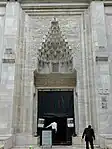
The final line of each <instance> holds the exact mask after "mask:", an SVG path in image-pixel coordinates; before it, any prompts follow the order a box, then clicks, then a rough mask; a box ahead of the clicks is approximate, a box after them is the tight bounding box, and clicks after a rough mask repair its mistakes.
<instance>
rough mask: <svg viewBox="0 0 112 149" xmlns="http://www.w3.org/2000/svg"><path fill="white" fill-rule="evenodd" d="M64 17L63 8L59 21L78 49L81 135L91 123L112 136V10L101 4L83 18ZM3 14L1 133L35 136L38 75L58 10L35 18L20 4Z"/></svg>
mask: <svg viewBox="0 0 112 149" xmlns="http://www.w3.org/2000/svg"><path fill="white" fill-rule="evenodd" d="M32 11H33V10H32ZM41 13H42V11H41ZM64 13H65V14H64V16H62V14H63V13H62V9H60V12H58V15H56V16H55V17H56V18H57V20H58V21H59V25H60V29H61V31H62V34H63V35H64V36H65V38H66V39H67V41H68V43H69V45H70V46H71V48H72V49H73V68H74V69H75V70H76V71H77V95H78V96H77V97H76V96H75V97H74V99H75V100H76V101H75V102H76V104H77V105H78V106H77V107H78V108H77V112H76V113H77V115H78V116H77V120H78V122H77V126H78V127H77V132H78V133H79V134H80V133H82V131H83V128H84V127H85V126H86V125H88V124H90V123H91V124H92V125H93V127H94V128H95V130H96V132H97V133H99V134H109V133H112V132H111V131H110V130H111V124H112V122H111V113H112V111H111V104H112V102H111V97H112V93H111V88H112V87H111V81H112V77H111V71H112V68H111V64H112V56H111V55H112V54H111V44H112V43H111V40H112V39H111V38H112V34H111V33H112V29H111V28H112V27H111V26H112V21H111V20H112V15H111V14H112V12H111V8H110V7H108V8H107V7H105V8H104V4H103V2H99V1H97V2H91V4H90V6H89V7H88V8H86V10H83V11H82V10H81V11H80V14H72V13H71V12H70V14H68V13H66V12H64ZM0 14H1V15H0V36H1V39H2V40H0V81H1V82H0V133H11V132H15V133H22V132H24V133H30V134H32V131H33V132H35V131H36V121H34V118H35V116H36V113H35V111H36V109H35V108H36V107H34V102H35V103H36V102H37V101H36V100H35V98H33V93H36V91H35V89H34V85H33V81H34V80H33V72H34V70H35V69H38V63H37V59H38V49H39V48H40V46H41V43H42V42H43V40H44V36H45V35H46V34H47V32H48V31H49V27H50V25H51V21H52V19H53V17H54V16H53V15H52V12H51V14H50V12H49V15H45V14H44V15H36V16H35V15H32V16H31V15H30V16H29V15H28V13H26V12H24V10H23V9H22V8H21V4H20V3H18V2H8V3H7V4H6V8H5V7H0ZM4 14H5V16H4ZM34 14H35V11H34ZM2 111H3V112H4V115H5V116H3V114H2ZM33 111H34V113H35V115H33V114H34V113H33ZM12 119H13V120H12ZM32 126H34V127H32ZM12 128H13V129H12Z"/></svg>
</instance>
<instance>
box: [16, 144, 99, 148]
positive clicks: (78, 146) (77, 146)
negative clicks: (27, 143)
mask: <svg viewBox="0 0 112 149" xmlns="http://www.w3.org/2000/svg"><path fill="white" fill-rule="evenodd" d="M52 148H53V149H85V146H81V145H76V146H53V147H52ZM13 149H29V148H28V147H15V148H13ZM34 149H41V147H35V148H34ZM43 149H50V148H43ZM94 149H100V148H99V147H98V146H95V148H94Z"/></svg>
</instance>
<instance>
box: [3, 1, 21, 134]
mask: <svg viewBox="0 0 112 149" xmlns="http://www.w3.org/2000/svg"><path fill="white" fill-rule="evenodd" d="M19 16H20V4H19V3H18V2H7V4H6V14H5V27H4V49H2V50H3V51H2V52H3V53H2V54H3V55H2V70H1V89H0V93H1V95H0V96H1V100H0V105H1V106H2V108H3V109H2V112H0V113H1V114H2V115H1V116H2V119H1V116H0V123H1V126H2V127H0V128H1V129H2V130H1V129H0V134H1V133H3V134H7V133H12V121H13V126H15V125H16V118H17V115H16V113H17V106H16V102H18V101H17V100H18V99H19V84H18V91H17V92H16V93H17V96H18V98H15V94H14V92H15V90H16V89H17V88H15V87H16V86H15V82H16V81H17V82H19V76H18V75H19V74H16V75H15V70H16V68H18V70H19V68H20V66H19V65H17V61H18V59H19V56H18V54H17V53H18V52H17V51H18V49H17V46H18V37H19ZM15 76H16V77H15ZM13 107H14V109H13ZM3 113H4V115H3ZM12 113H14V115H12Z"/></svg>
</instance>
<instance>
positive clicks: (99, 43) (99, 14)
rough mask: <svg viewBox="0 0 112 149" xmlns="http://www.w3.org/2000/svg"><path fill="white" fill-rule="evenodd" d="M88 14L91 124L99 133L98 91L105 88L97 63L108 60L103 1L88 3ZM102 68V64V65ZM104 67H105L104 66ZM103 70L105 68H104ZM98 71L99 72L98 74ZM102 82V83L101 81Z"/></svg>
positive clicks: (100, 125)
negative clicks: (89, 22) (89, 16)
mask: <svg viewBox="0 0 112 149" xmlns="http://www.w3.org/2000/svg"><path fill="white" fill-rule="evenodd" d="M90 15H91V38H92V41H91V45H92V49H91V54H92V55H91V58H92V59H91V62H92V63H91V64H92V66H91V82H92V84H91V86H92V88H91V111H92V115H91V117H92V125H93V127H94V128H95V130H96V133H97V134H98V133H100V128H101V127H102V120H101V111H100V108H101V96H100V94H99V93H98V91H99V90H100V89H103V92H105V89H104V88H103V86H102V85H101V86H100V87H99V86H98V83H99V82H100V84H102V83H104V82H103V81H104V79H102V78H101V77H100V76H99V75H102V73H101V72H99V71H97V70H98V69H97V67H98V63H99V62H102V63H105V62H108V52H107V39H106V28H105V13H104V3H103V2H102V1H93V2H91V4H90ZM102 69H103V65H102ZM104 69H105V68H104ZM104 71H105V70H104ZM99 73H100V74H99ZM101 82H102V83H101Z"/></svg>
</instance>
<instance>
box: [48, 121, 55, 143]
mask: <svg viewBox="0 0 112 149" xmlns="http://www.w3.org/2000/svg"><path fill="white" fill-rule="evenodd" d="M49 127H52V132H53V133H52V135H53V142H55V136H56V133H57V123H56V122H52V123H51V124H50V125H49V126H47V127H46V128H49Z"/></svg>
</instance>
